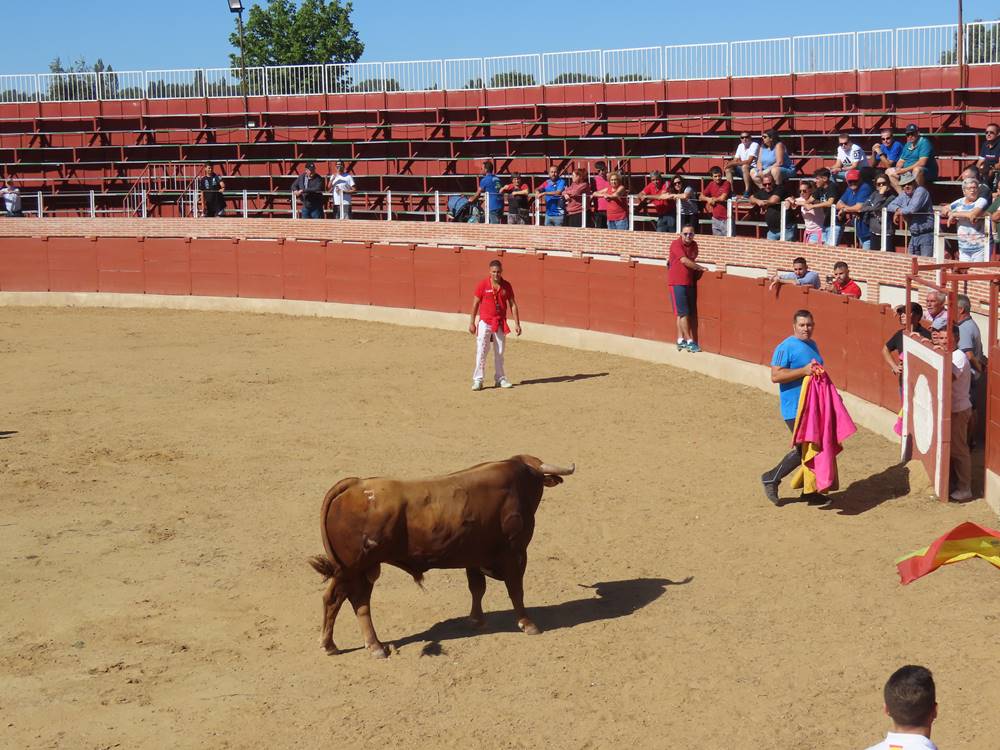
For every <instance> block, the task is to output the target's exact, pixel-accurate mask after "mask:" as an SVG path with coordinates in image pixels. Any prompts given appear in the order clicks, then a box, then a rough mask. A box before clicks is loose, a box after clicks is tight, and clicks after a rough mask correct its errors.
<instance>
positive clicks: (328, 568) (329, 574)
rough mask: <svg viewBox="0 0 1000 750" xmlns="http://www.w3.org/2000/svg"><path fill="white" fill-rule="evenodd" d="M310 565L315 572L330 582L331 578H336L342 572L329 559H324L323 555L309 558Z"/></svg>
mask: <svg viewBox="0 0 1000 750" xmlns="http://www.w3.org/2000/svg"><path fill="white" fill-rule="evenodd" d="M309 564H310V565H311V566H312V568H313V570H315V571H316V572H317V573H319V574H320V575H321V576H323V580H324V581H329V580H330V579H331V578H334V577H336V575H337V574H338V573H339V572H340V569H339V568H338V567H337V566H336V564H334V562H333V560H331V559H330V558H328V557H323V556H322V555H316V556H314V557H310V558H309Z"/></svg>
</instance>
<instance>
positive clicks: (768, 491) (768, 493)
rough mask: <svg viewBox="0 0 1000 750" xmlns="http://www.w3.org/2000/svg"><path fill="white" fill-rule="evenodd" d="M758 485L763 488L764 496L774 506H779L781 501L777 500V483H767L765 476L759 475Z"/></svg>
mask: <svg viewBox="0 0 1000 750" xmlns="http://www.w3.org/2000/svg"><path fill="white" fill-rule="evenodd" d="M760 483H761V484H762V485H763V486H764V496H765V497H766V498H767V499H768V500H770V501H771V502H772V503H774V504H775V505H779V504H780V503H781V500H780V499H779V498H778V483H777V482H769V481H767V474H762V475H761V477H760Z"/></svg>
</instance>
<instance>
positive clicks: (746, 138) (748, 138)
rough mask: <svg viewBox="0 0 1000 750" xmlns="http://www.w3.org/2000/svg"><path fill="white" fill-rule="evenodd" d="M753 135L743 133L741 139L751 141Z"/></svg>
mask: <svg viewBox="0 0 1000 750" xmlns="http://www.w3.org/2000/svg"><path fill="white" fill-rule="evenodd" d="M752 137H753V136H749V135H741V136H740V140H741V141H749V140H750V139H751V138H752Z"/></svg>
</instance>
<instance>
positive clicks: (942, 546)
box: [896, 521, 1000, 585]
mask: <svg viewBox="0 0 1000 750" xmlns="http://www.w3.org/2000/svg"><path fill="white" fill-rule="evenodd" d="M970 557H981V558H983V559H984V560H986V561H987V562H989V563H992V564H993V565H995V566H997V567H998V568H1000V531H997V530H996V529H988V528H986V527H985V526H980V525H979V524H975V523H971V522H970V521H966V522H965V523H963V524H959V525H958V526H956V527H955V528H953V529H952V530H951V531H949V532H948V533H947V534H945V535H944V536H941V537H938V538H937V539H935V540H934V542H933V543H932V544H931V546H930V547H925V548H924V549H919V550H917V551H916V552H911V553H910V554H908V555H904V556H903V557H901V558H899V559H898V560H896V570H898V571H899V580H900V583H902V584H903V585H906V584H907V583H910V582H911V581H915V580H917V579H918V578H920V577H921V576H925V575H927V574H928V573H931V572H933V571H935V570H937V569H938V568H940V567H941V566H942V565H947V564H949V563H956V562H959V561H960V560H967V559H968V558H970Z"/></svg>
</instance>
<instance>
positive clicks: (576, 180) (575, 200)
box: [563, 168, 590, 227]
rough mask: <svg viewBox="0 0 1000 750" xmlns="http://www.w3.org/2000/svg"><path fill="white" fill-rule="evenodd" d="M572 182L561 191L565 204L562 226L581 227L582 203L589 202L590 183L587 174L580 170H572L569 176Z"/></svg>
mask: <svg viewBox="0 0 1000 750" xmlns="http://www.w3.org/2000/svg"><path fill="white" fill-rule="evenodd" d="M570 179H571V180H572V182H570V184H569V185H567V186H566V189H565V190H563V200H564V201H565V202H566V221H565V222H564V226H567V227H582V226H583V202H584V201H588V200H590V198H589V196H590V183H589V182H587V173H586V172H585V171H584V170H583V169H580V168H577V169H574V170H573V173H572V175H571V176H570Z"/></svg>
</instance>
